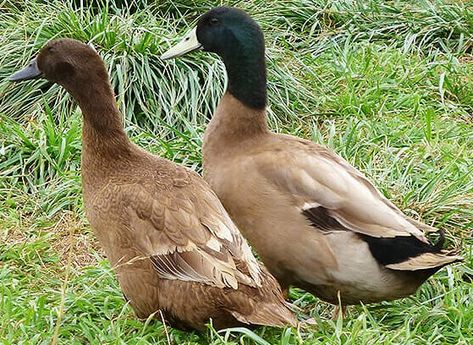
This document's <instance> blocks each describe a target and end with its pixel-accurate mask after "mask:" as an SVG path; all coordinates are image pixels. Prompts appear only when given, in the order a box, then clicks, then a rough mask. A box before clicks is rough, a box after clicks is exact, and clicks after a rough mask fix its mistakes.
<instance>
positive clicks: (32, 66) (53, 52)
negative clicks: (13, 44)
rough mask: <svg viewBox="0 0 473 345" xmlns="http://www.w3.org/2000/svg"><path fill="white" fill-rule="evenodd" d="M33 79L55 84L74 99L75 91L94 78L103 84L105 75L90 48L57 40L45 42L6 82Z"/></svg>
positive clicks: (94, 52)
mask: <svg viewBox="0 0 473 345" xmlns="http://www.w3.org/2000/svg"><path fill="white" fill-rule="evenodd" d="M36 78H44V79H47V80H49V81H51V82H54V83H58V84H60V85H62V86H63V87H64V88H66V90H67V91H68V92H70V93H71V94H72V95H73V96H74V98H77V97H76V96H77V91H78V89H79V88H81V89H82V88H84V87H87V85H88V84H90V83H91V82H92V81H96V80H97V79H102V80H105V81H107V80H108V74H107V71H106V69H105V65H104V63H103V61H102V59H101V58H100V56H99V55H98V54H97V51H96V50H95V49H94V48H93V47H92V46H90V45H87V44H84V43H82V42H80V41H77V40H73V39H57V40H53V41H50V42H48V43H47V44H46V45H45V46H44V47H43V48H42V49H41V50H40V52H39V54H38V55H37V56H36V57H35V58H34V59H33V60H31V62H30V63H29V64H28V66H27V67H25V68H24V69H22V70H21V71H18V72H16V73H14V74H13V75H11V76H10V77H9V80H10V81H13V82H18V81H23V80H29V79H36ZM81 91H83V90H81Z"/></svg>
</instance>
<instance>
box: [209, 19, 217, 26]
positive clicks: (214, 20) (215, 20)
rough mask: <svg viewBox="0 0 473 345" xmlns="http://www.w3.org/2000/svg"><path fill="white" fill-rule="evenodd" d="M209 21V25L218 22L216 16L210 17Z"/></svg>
mask: <svg viewBox="0 0 473 345" xmlns="http://www.w3.org/2000/svg"><path fill="white" fill-rule="evenodd" d="M209 23H210V25H215V24H218V19H217V18H210V20H209Z"/></svg>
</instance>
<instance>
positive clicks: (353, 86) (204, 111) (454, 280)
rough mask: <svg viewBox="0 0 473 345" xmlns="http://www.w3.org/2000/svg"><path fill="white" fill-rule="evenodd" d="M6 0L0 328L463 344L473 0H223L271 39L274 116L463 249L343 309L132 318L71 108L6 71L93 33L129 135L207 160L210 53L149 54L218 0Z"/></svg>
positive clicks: (468, 312) (213, 72)
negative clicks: (185, 326)
mask: <svg viewBox="0 0 473 345" xmlns="http://www.w3.org/2000/svg"><path fill="white" fill-rule="evenodd" d="M68 3H69V4H65V2H63V1H47V2H46V1H9V0H6V1H0V47H1V48H2V49H1V50H0V205H1V206H0V219H1V221H0V239H1V241H0V343H3V344H17V343H25V344H36V343H49V342H53V343H64V344H82V343H93V344H99V343H100V344H122V343H127V344H168V343H174V344H253V343H254V344H342V343H343V344H345V343H353V344H406V343H410V344H436V343H438V344H440V343H442V344H447V343H448V344H469V343H472V342H473V306H472V302H473V301H472V296H473V285H472V277H473V258H472V245H473V241H472V230H471V229H472V224H473V211H472V210H473V140H472V139H473V134H472V133H473V131H472V125H473V118H472V112H473V77H472V75H473V74H472V72H473V55H472V53H473V40H472V37H473V5H472V4H471V3H470V2H468V1H460V0H457V1H453V0H451V1H439V0H430V1H429V0H419V1H418V0H411V1H404V0H402V1H401V0H396V1H380V0H373V1H361V0H359V1H356V0H355V1H328V0H305V1H295V0H288V1H282V0H273V1H269V0H268V1H264V0H251V1H245V2H236V1H228V2H227V4H237V5H238V6H240V7H242V8H244V9H246V10H247V11H248V12H249V13H250V14H252V15H253V16H254V17H255V18H256V19H257V20H258V22H259V23H260V24H261V26H262V27H263V30H264V32H265V36H266V42H267V57H268V71H269V96H270V100H269V103H270V107H269V115H270V122H271V123H270V125H271V127H272V128H273V129H274V130H275V131H277V132H281V133H291V134H294V135H298V136H300V137H304V138H307V139H311V140H313V141H315V142H318V143H321V144H323V145H326V146H328V147H330V148H332V149H333V150H335V151H336V152H337V153H339V154H340V155H342V156H343V157H344V158H346V159H347V160H348V161H350V162H351V163H352V164H353V165H354V166H356V167H357V168H358V169H360V170H361V171H363V172H364V173H365V174H366V175H367V176H368V177H369V178H370V179H371V180H372V181H373V182H374V183H375V185H376V186H377V187H378V188H379V189H380V190H381V191H382V192H383V193H384V194H385V195H386V196H387V197H389V198H390V199H391V200H392V201H393V202H394V203H395V204H396V205H398V206H399V207H400V208H401V209H402V210H403V211H404V212H406V213H407V214H409V215H410V216H412V217H414V218H416V219H421V220H423V221H425V222H427V223H428V224H432V225H434V226H437V227H441V228H443V229H445V231H446V232H447V238H448V243H447V245H448V246H450V247H456V248H460V249H461V252H462V254H463V255H464V257H465V262H464V263H462V264H458V265H454V266H451V267H448V268H446V269H443V270H441V271H440V272H438V273H437V274H436V275H434V276H433V277H432V278H431V279H430V280H429V281H428V282H427V283H426V284H424V285H423V286H422V288H421V289H420V290H419V291H418V293H417V294H416V295H414V296H412V297H411V298H407V299H402V300H398V301H393V302H385V303H380V304H373V305H367V306H357V307H353V308H351V309H350V310H349V313H348V316H347V317H346V318H344V319H342V318H339V319H337V320H331V319H330V315H331V313H332V310H333V307H332V306H330V305H328V304H326V303H323V302H321V301H319V300H318V299H317V298H315V297H313V296H312V295H310V294H307V293H304V291H302V290H298V289H292V290H291V293H290V298H291V300H292V301H293V303H294V304H296V305H297V306H298V307H299V308H301V310H302V311H303V313H304V314H306V315H307V316H310V317H312V318H313V319H315V321H316V324H315V325H312V326H308V327H306V328H301V329H286V330H278V329H271V328H259V329H257V330H255V331H249V330H246V329H237V330H232V331H229V332H223V333H217V332H215V331H214V330H213V329H212V327H211V326H209V329H208V331H207V332H206V333H204V334H198V333H186V332H181V331H176V330H173V329H170V328H166V327H164V326H163V325H162V324H161V323H160V322H156V321H151V320H149V321H148V322H146V323H142V322H140V321H138V320H137V319H136V318H135V317H134V315H133V313H132V310H131V308H130V307H129V306H127V305H126V304H125V301H124V299H123V297H122V294H121V292H120V290H119V287H118V285H117V282H116V280H115V278H114V276H113V272H112V271H111V270H110V266H109V264H108V262H107V261H106V260H105V259H104V256H103V254H102V252H101V250H100V247H99V246H98V244H97V242H96V240H95V238H94V236H93V234H92V232H91V230H90V228H89V225H88V223H87V220H86V219H85V216H84V213H83V205H82V198H81V183H80V152H81V140H80V135H81V123H82V122H81V115H80V111H79V110H78V109H77V107H76V106H75V105H74V103H73V102H72V101H71V99H70V98H69V96H67V94H66V93H65V92H64V91H63V90H62V89H61V88H60V87H58V86H57V85H51V84H49V83H46V82H44V81H34V82H27V83H23V84H16V85H12V84H10V83H8V82H7V81H6V80H5V78H6V77H7V76H8V75H10V74H11V73H13V72H14V71H15V70H17V69H19V68H20V67H21V66H23V65H25V64H26V63H27V61H28V60H29V59H30V58H31V57H32V56H33V55H34V54H35V52H37V50H38V49H39V48H40V47H41V46H42V45H43V44H44V43H45V42H47V41H48V40H50V39H52V38H53V37H73V38H76V39H80V40H83V41H90V40H92V41H93V44H94V45H95V47H96V48H97V50H98V51H99V53H100V54H101V56H102V57H103V58H104V60H105V61H106V64H107V66H108V69H109V71H110V73H111V76H112V83H113V86H114V88H115V92H116V94H117V102H118V104H119V107H120V109H121V110H122V112H123V113H124V123H125V126H126V130H127V133H128V134H129V136H130V137H131V138H132V140H133V141H134V142H136V143H137V144H138V145H140V146H142V147H144V148H146V149H147V150H149V151H152V152H154V153H156V154H160V155H162V156H164V157H166V158H169V159H172V160H174V161H175V162H177V163H180V164H184V165H186V166H189V167H191V168H193V169H195V170H197V171H199V172H201V149H200V148H201V141H202V134H203V132H204V130H205V126H206V124H207V122H208V120H209V118H210V117H211V114H212V111H213V109H214V108H215V105H216V103H217V102H218V99H219V97H220V95H221V93H222V91H223V89H224V82H225V74H224V69H223V66H222V64H221V63H220V62H219V61H218V59H216V57H215V56H212V55H210V54H203V53H195V54H192V55H189V56H187V57H185V58H183V59H181V60H176V61H170V62H163V61H160V60H159V55H160V54H161V53H162V52H164V51H165V50H166V49H167V48H168V47H169V46H170V45H171V44H172V43H175V42H176V41H177V40H178V39H179V38H180V37H181V36H182V35H183V34H184V33H185V32H186V30H188V29H189V28H190V25H192V24H193V23H195V19H196V18H197V17H198V15H199V14H202V13H204V12H205V11H206V10H207V9H209V8H211V7H213V6H216V5H218V4H220V2H219V1H202V0H177V1H167V2H157V1H145V0H142V1H118V0H117V1H106V0H105V1H102V2H100V3H101V5H96V6H94V7H86V6H84V5H83V3H85V2H82V1H69V2H68Z"/></svg>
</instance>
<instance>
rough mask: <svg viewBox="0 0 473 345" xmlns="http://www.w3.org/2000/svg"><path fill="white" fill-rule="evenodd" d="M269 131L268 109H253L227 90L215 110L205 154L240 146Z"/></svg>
mask: <svg viewBox="0 0 473 345" xmlns="http://www.w3.org/2000/svg"><path fill="white" fill-rule="evenodd" d="M268 133H269V130H268V125H267V119H266V109H261V110H259V109H258V110H257V109H252V108H250V107H248V106H246V105H244V104H243V103H242V102H240V101H239V100H238V99H236V98H235V97H234V96H233V95H231V94H230V93H229V92H226V93H225V94H224V95H223V97H222V99H221V100H220V103H219V104H218V106H217V109H216V110H215V113H214V115H213V117H212V120H211V121H210V123H209V125H208V127H207V130H206V131H205V139H204V155H205V154H206V153H208V151H209V150H213V151H218V152H221V151H223V150H221V148H222V147H223V146H226V148H227V149H231V148H232V147H240V146H241V145H244V144H245V143H249V142H252V141H253V140H255V139H257V138H260V137H261V136H264V135H266V134H268Z"/></svg>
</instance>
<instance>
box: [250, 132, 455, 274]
mask: <svg viewBox="0 0 473 345" xmlns="http://www.w3.org/2000/svg"><path fill="white" fill-rule="evenodd" d="M284 137H285V138H287V140H283V145H284V147H285V149H284V150H280V149H279V150H278V149H275V150H271V149H270V150H265V151H263V152H260V153H259V154H258V155H257V156H256V157H254V161H255V162H256V165H257V169H258V171H259V173H260V174H263V175H264V177H265V178H266V179H267V180H268V181H270V182H271V183H273V184H274V185H275V188H277V189H279V190H280V191H281V193H283V194H284V195H285V196H286V197H289V198H291V200H292V202H293V205H294V206H295V207H298V208H299V209H300V212H301V216H303V217H306V218H307V220H308V221H309V223H310V224H311V225H312V226H314V227H315V228H317V229H318V230H319V231H321V232H334V231H352V232H354V233H357V234H358V235H359V236H360V238H362V239H363V240H365V241H366V242H367V243H368V245H369V247H370V250H371V253H372V255H373V256H374V257H375V258H376V259H377V261H378V262H379V263H380V264H382V265H385V266H386V267H388V268H392V269H400V270H415V269H424V268H426V267H437V266H442V265H445V264H446V263H445V262H446V261H448V262H447V263H450V262H454V261H458V260H460V259H461V257H456V256H454V255H449V253H446V252H444V251H442V250H441V247H442V244H443V235H442V233H441V239H440V241H439V243H437V244H431V243H430V242H429V240H428V239H427V238H426V236H425V234H424V232H433V231H438V230H437V229H436V228H433V227H430V226H428V225H426V224H423V223H421V222H419V221H416V220H413V219H411V218H409V217H407V216H406V215H405V214H403V213H402V211H401V210H399V209H398V208H397V207H396V206H395V205H394V204H393V203H391V202H390V201H389V200H388V199H386V198H385V197H384V196H383V195H382V194H381V193H380V192H379V191H378V190H377V189H376V188H375V187H374V186H373V184H372V183H371V182H370V181H368V179H366V177H365V176H364V175H363V174H362V173H361V172H359V171H358V170H356V169H355V168H354V167H352V166H351V165H350V164H349V163H348V162H346V161H345V160H344V159H343V158H341V157H339V156H338V155H336V154H335V153H333V152H331V151H329V150H327V149H325V148H323V147H321V146H319V145H316V144H314V143H312V142H309V141H306V140H302V139H299V138H294V137H288V136H284ZM278 146H279V145H278ZM424 254H429V255H427V256H425V257H423V258H422V259H421V258H420V256H422V255H424ZM414 258H416V259H415V260H414ZM406 261H410V263H409V264H402V265H401V263H405V262H406Z"/></svg>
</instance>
